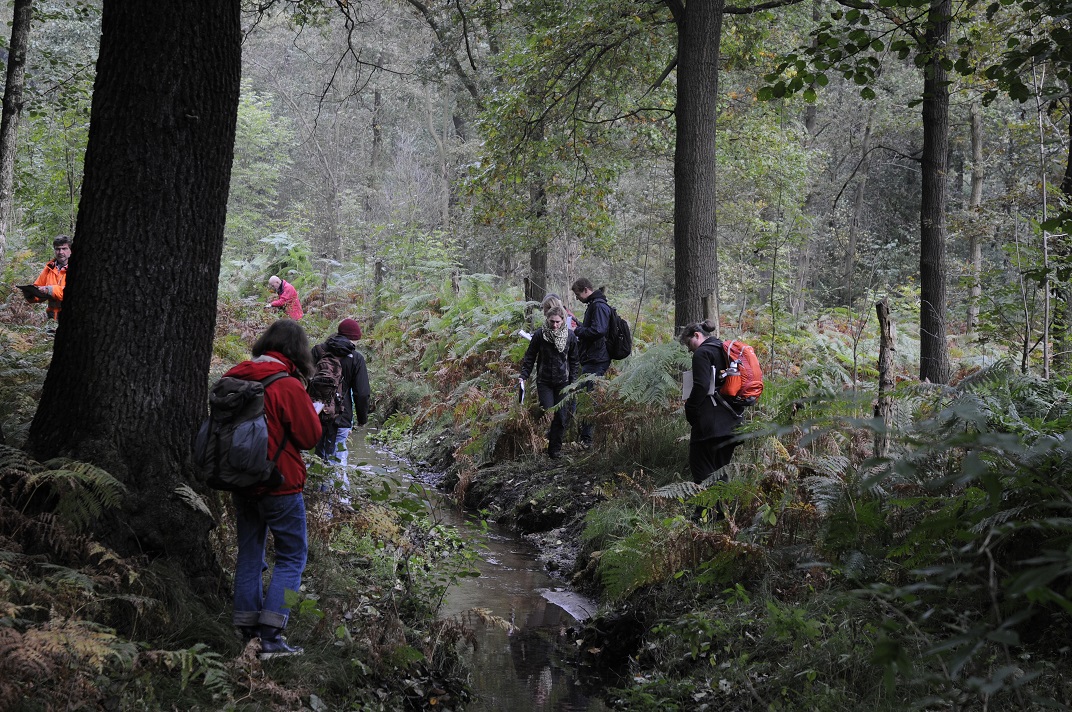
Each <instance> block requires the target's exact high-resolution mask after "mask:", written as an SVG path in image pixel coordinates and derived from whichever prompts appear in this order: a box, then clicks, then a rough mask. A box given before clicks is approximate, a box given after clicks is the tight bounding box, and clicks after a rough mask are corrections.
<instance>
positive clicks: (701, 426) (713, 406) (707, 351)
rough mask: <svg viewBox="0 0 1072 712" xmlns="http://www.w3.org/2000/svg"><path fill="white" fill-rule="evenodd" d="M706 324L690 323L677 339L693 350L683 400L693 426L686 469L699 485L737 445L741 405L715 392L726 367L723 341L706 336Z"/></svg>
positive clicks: (723, 461) (686, 413) (687, 415)
mask: <svg viewBox="0 0 1072 712" xmlns="http://www.w3.org/2000/svg"><path fill="white" fill-rule="evenodd" d="M704 326H705V324H702V323H697V324H689V325H688V326H686V327H685V329H684V330H683V331H682V332H681V335H680V336H679V337H678V340H679V341H680V342H681V343H682V344H683V345H684V346H685V348H687V349H688V350H689V351H691V352H692V391H691V392H690V393H689V395H688V398H686V399H685V418H686V420H688V421H689V425H691V426H692V437H691V438H690V439H689V470H691V472H692V479H693V481H694V482H695V483H696V484H700V483H701V482H703V481H704V480H706V479H707V478H708V477H710V476H711V475H712V474H713V473H715V472H717V471H718V470H720V469H722V468H723V467H725V466H726V465H727V464H729V461H730V459H732V458H733V450H734V449H735V448H736V447H737V444H738V443H737V440H736V437H735V436H734V433H733V431H734V429H736V427H737V426H738V425H739V424H740V423H741V419H742V415H743V413H744V408H743V407H740V409H738V408H737V407H734V406H733V405H730V403H729V402H728V401H727V399H725V398H722V397H721V396H720V395H719V394H718V391H717V386H718V384H717V374H719V373H722V371H724V370H726V368H727V367H728V366H729V363H728V362H727V359H726V352H725V351H724V350H723V348H722V341H721V340H720V339H719V338H718V337H717V336H708V334H707V332H706V330H705V328H704Z"/></svg>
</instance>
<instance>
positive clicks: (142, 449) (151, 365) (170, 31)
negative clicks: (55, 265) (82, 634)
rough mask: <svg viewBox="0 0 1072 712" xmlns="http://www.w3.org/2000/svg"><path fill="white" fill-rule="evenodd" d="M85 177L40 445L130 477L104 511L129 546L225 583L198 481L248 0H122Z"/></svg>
mask: <svg viewBox="0 0 1072 712" xmlns="http://www.w3.org/2000/svg"><path fill="white" fill-rule="evenodd" d="M102 22H103V24H102V38H101V48H100V56H99V58H98V61H97V79H96V84H95V87H94V93H93V105H92V114H91V121H90V131H89V145H88V148H87V151H86V159H85V182H84V184H83V188H82V200H81V204H80V206H79V212H78V222H77V227H76V231H75V239H74V253H73V257H72V259H71V262H70V269H69V273H68V280H67V290H66V298H65V300H64V304H63V311H62V312H61V314H60V319H59V328H58V330H57V334H56V342H55V352H54V357H53V360H52V365H51V367H50V368H49V371H48V376H47V378H46V380H45V384H44V391H43V393H42V396H41V402H40V406H39V408H38V410H37V413H36V415H35V417H34V420H33V423H32V425H31V428H30V437H29V441H28V448H29V450H30V451H31V452H32V453H33V454H34V455H36V456H37V457H39V458H48V457H53V456H57V455H69V456H73V457H76V458H79V459H82V460H86V461H89V462H92V463H95V464H98V465H100V466H102V467H104V468H105V469H107V470H108V471H109V472H111V473H112V474H113V475H115V476H116V477H117V478H118V479H120V480H121V481H122V482H123V483H124V484H125V485H126V486H127V487H128V488H129V494H128V497H127V498H126V501H125V503H124V505H123V511H122V512H119V513H117V514H116V515H115V516H114V517H113V519H112V521H109V522H104V523H102V524H101V525H100V526H99V528H98V529H99V533H100V534H101V535H102V536H103V537H104V539H105V541H106V542H107V543H108V544H109V545H111V546H112V547H114V548H115V549H116V550H118V551H119V552H120V553H121V554H133V553H143V554H146V555H149V556H158V555H167V556H169V557H171V558H172V559H174V560H177V561H178V562H179V563H180V564H181V565H182V566H183V568H184V570H185V571H186V573H187V574H188V576H190V577H191V578H192V579H194V580H195V582H196V585H199V586H201V587H211V586H213V585H215V583H216V581H217V580H218V578H217V574H218V572H219V567H218V565H217V563H216V562H215V559H214V557H213V556H212V553H211V549H210V547H209V541H208V536H207V533H208V530H209V528H210V527H211V526H212V522H211V520H210V518H209V517H208V516H205V515H202V514H198V513H197V512H196V511H195V510H194V509H193V508H191V507H190V506H188V505H186V504H184V503H183V502H182V501H181V499H180V498H179V497H177V496H176V494H175V490H176V488H177V487H178V486H180V485H182V484H186V483H188V482H189V478H190V476H191V473H192V470H191V469H190V467H189V451H190V443H191V440H192V436H193V433H194V431H195V429H196V427H197V424H198V422H199V421H200V419H201V418H202V417H203V416H204V413H205V395H206V387H207V384H206V374H207V373H208V369H209V359H210V357H211V354H212V337H213V332H214V329H215V322H216V292H217V287H218V280H219V267H220V255H221V252H222V249H223V229H224V219H225V215H226V208H227V193H228V187H229V181H230V174H231V160H232V157H233V156H232V154H233V146H234V135H235V122H236V116H237V107H238V93H239V77H240V72H241V33H240V24H239V4H238V2H237V0H227V1H221V0H188V1H187V2H181V3H146V2H141V0H108V1H107V2H106V3H105V5H104V13H103V20H102Z"/></svg>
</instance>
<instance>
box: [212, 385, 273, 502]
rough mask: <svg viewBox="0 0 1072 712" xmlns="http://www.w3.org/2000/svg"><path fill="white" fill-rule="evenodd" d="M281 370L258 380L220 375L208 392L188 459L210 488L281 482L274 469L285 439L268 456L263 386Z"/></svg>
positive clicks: (239, 488) (269, 486)
mask: <svg viewBox="0 0 1072 712" xmlns="http://www.w3.org/2000/svg"><path fill="white" fill-rule="evenodd" d="M287 375H288V374H287V373H286V372H285V371H281V372H279V373H273V374H272V375H271V376H268V377H267V378H265V379H264V380H263V381H247V380H245V379H242V378H234V377H231V376H224V377H223V378H221V379H220V380H218V381H216V385H214V386H212V390H211V391H209V396H208V407H209V416H208V417H207V418H205V420H204V422H202V423H201V429H200V430H198V432H197V438H196V439H195V440H194V452H193V459H194V464H195V465H197V467H199V468H200V470H201V473H200V474H201V480H202V481H203V482H205V483H206V484H208V486H209V487H211V488H212V489H217V490H225V491H230V492H238V491H242V490H248V489H251V488H255V487H264V488H267V489H269V490H272V489H275V488H276V487H278V486H279V485H281V484H282V483H283V475H282V474H281V473H280V472H279V470H278V469H277V468H276V462H277V461H278V460H279V455H280V453H282V452H283V448H284V447H285V446H286V444H287V436H286V433H284V435H283V440H282V442H280V443H279V448H278V449H277V450H276V451H275V455H274V456H273V457H271V459H269V457H268V421H267V419H266V418H265V415H264V389H265V388H267V387H268V384H269V383H273V382H275V381H278V380H279V379H280V378H285V377H286V376H287Z"/></svg>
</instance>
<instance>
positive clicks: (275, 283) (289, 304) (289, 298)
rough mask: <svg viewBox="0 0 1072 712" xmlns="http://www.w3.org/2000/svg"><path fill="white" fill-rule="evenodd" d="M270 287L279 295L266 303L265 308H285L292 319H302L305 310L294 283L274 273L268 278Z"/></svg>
mask: <svg viewBox="0 0 1072 712" xmlns="http://www.w3.org/2000/svg"><path fill="white" fill-rule="evenodd" d="M268 288H269V289H271V290H272V291H273V292H275V293H276V294H277V295H278V296H277V297H276V298H275V299H274V300H272V301H270V302H268V303H267V304H265V305H264V308H265V309H271V308H272V307H275V308H277V309H283V310H284V311H286V313H287V316H289V317H290V318H291V319H301V318H302V317H303V316H305V312H303V311H302V308H301V300H300V299H298V290H297V289H295V288H294V285H293V284H291V283H290V282H288V281H286V280H285V279H280V278H279V277H277V276H276V275H274V274H273V275H272V276H271V277H269V278H268Z"/></svg>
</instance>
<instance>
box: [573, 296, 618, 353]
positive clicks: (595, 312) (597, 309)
mask: <svg viewBox="0 0 1072 712" xmlns="http://www.w3.org/2000/svg"><path fill="white" fill-rule="evenodd" d="M586 304H587V305H588V307H587V308H586V309H585V310H584V320H583V321H582V322H581V325H580V326H578V327H577V328H576V329H575V330H574V332H575V333H576V334H577V338H578V339H580V340H581V363H582V364H585V363H600V362H603V361H610V354H608V353H607V331H608V330H609V329H610V305H609V304H607V298H606V297H605V296H603V290H602V289H597V290H596V291H594V292H592V294H591V296H589V297H588V301H587V302H586Z"/></svg>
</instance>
